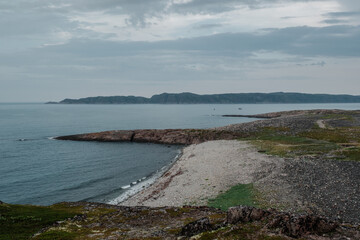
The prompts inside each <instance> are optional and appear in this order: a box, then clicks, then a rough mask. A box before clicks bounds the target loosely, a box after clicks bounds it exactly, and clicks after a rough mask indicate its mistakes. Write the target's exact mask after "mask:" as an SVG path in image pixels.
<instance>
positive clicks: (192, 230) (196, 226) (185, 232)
mask: <svg viewBox="0 0 360 240" xmlns="http://www.w3.org/2000/svg"><path fill="white" fill-rule="evenodd" d="M210 230H212V225H211V223H210V220H209V218H208V217H204V218H201V219H199V220H196V221H194V222H191V223H188V224H186V225H185V226H184V227H183V228H182V229H181V232H180V235H181V236H187V237H191V236H194V235H197V234H199V233H202V232H205V231H210Z"/></svg>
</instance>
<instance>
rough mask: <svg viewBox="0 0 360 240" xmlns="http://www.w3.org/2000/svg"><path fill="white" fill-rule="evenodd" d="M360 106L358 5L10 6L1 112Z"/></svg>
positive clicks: (287, 1)
mask: <svg viewBox="0 0 360 240" xmlns="http://www.w3.org/2000/svg"><path fill="white" fill-rule="evenodd" d="M278 91H285V92H306V93H335V94H338V93H345V94H354V95H360V1H359V0H318V1H313V0H222V1H219V0H101V1H99V0H56V1H53V0H13V1H9V0H0V102H19V101H20V102H34V101H35V102H42V101H50V100H54V101H59V100H62V99H64V98H80V97H88V96H111V95H137V96H151V95H153V94H157V93H162V92H194V93H199V94H205V93H206V94H210V93H230V92H233V93H238V92H278Z"/></svg>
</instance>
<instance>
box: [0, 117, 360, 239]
mask: <svg viewBox="0 0 360 240" xmlns="http://www.w3.org/2000/svg"><path fill="white" fill-rule="evenodd" d="M239 117H249V116H239ZM251 117H258V118H264V119H265V120H258V121H253V122H249V123H241V124H233V125H229V126H225V127H220V128H213V129H167V130H149V129H148V130H127V131H107V132H100V133H88V134H79V135H71V136H63V137H58V138H57V139H59V140H76V141H110V142H123V141H131V142H151V143H160V144H182V145H188V146H187V147H186V148H185V149H184V150H183V155H182V156H181V158H180V159H179V160H178V161H177V162H176V163H175V164H174V165H173V166H172V167H171V168H170V169H169V170H168V171H167V172H166V173H165V174H164V175H163V176H162V177H161V178H159V179H158V180H157V181H156V182H155V183H154V184H153V185H152V186H150V187H149V188H147V189H144V190H143V191H141V192H140V193H138V194H136V195H135V196H133V197H131V198H129V199H127V200H126V201H125V202H121V203H119V204H121V205H123V206H117V205H108V204H100V203H86V202H79V203H60V204H55V205H52V206H49V207H38V206H21V205H10V204H6V203H0V222H1V223H2V226H6V227H5V228H1V230H0V233H1V234H0V239H1V237H3V236H12V235H11V234H15V232H17V231H18V229H23V228H24V226H25V225H27V226H28V227H27V228H26V229H30V227H29V224H30V225H31V224H33V225H34V226H33V227H32V228H31V231H29V232H27V235H26V236H28V237H29V236H30V237H32V238H33V239H273V240H275V239H296V238H301V239H360V227H359V224H360V217H359V216H360V210H359V209H360V111H344V110H307V111H286V112H277V113H268V114H261V115H255V116H251ZM139 205H141V206H139ZM204 205H207V206H204ZM239 205H247V206H239ZM233 206H235V207H233ZM229 207H230V208H229ZM275 209H276V210H275ZM24 224H25V225H24ZM4 229H6V230H5V233H3V232H1V231H4ZM6 231H7V232H6ZM5 234H8V235H5ZM24 236H25V235H24ZM3 239H7V238H6V237H5V238H4V237H3ZM10 239H11V238H10ZM17 239H27V238H25V237H24V238H17Z"/></svg>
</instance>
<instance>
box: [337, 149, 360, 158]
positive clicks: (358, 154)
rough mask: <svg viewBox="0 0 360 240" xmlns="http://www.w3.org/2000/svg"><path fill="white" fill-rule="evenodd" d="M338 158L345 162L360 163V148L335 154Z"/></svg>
mask: <svg viewBox="0 0 360 240" xmlns="http://www.w3.org/2000/svg"><path fill="white" fill-rule="evenodd" d="M336 155H337V156H338V158H340V159H342V160H346V161H360V147H351V148H345V149H342V150H341V151H338V152H336Z"/></svg>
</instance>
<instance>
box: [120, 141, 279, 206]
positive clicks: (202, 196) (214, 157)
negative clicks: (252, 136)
mask: <svg viewBox="0 0 360 240" xmlns="http://www.w3.org/2000/svg"><path fill="white" fill-rule="evenodd" d="M282 165H283V160H282V159H281V158H278V157H272V156H268V155H265V154H261V153H258V151H257V150H256V149H255V147H253V146H251V145H250V144H249V143H247V142H244V141H238V140H218V141H209V142H205V143H201V144H193V145H190V146H188V147H186V148H184V149H183V154H182V156H181V157H180V158H179V159H178V160H177V161H176V162H175V163H174V164H173V165H172V166H171V167H170V168H169V169H168V170H167V171H166V172H165V173H164V174H163V175H162V176H161V177H160V178H158V179H157V180H156V181H155V182H154V183H153V184H152V185H150V186H149V187H147V188H145V189H143V190H142V191H139V192H138V193H136V194H135V195H133V196H131V197H129V198H128V199H126V200H125V201H122V202H120V203H119V204H118V205H122V206H138V205H142V206H149V207H160V206H183V205H190V204H191V205H198V206H201V205H206V204H207V201H208V199H211V198H214V197H216V196H217V195H218V194H220V193H222V192H225V191H227V190H228V189H230V188H231V187H232V186H234V185H237V184H249V183H260V182H262V184H264V183H270V182H271V179H273V178H274V176H276V175H278V174H280V172H281V168H282ZM239 169H241V170H240V171H239ZM267 185H269V184H267Z"/></svg>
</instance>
